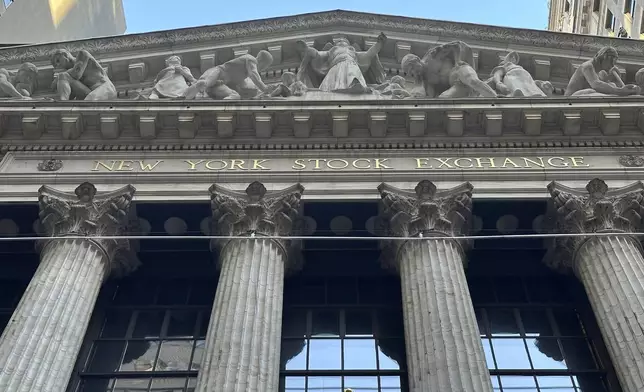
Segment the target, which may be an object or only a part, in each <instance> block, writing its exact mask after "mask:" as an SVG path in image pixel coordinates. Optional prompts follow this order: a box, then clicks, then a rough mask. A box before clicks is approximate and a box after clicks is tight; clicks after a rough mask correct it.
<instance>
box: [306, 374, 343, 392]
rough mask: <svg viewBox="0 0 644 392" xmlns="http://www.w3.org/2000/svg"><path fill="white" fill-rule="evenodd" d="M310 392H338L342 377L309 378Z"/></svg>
mask: <svg viewBox="0 0 644 392" xmlns="http://www.w3.org/2000/svg"><path fill="white" fill-rule="evenodd" d="M308 381H309V388H308V390H309V391H310V392H340V390H341V388H342V377H309V380H308Z"/></svg>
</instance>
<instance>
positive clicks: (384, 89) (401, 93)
mask: <svg viewBox="0 0 644 392" xmlns="http://www.w3.org/2000/svg"><path fill="white" fill-rule="evenodd" d="M405 84H406V83H405V78H403V77H402V76H400V75H396V76H394V77H392V78H391V80H388V81H386V82H385V83H383V84H381V85H378V86H376V87H374V90H375V91H377V92H379V93H380V94H381V95H384V96H391V98H392V99H405V98H410V97H411V96H412V94H411V93H410V92H409V91H407V90H406V89H405Z"/></svg>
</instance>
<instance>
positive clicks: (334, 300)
mask: <svg viewBox="0 0 644 392" xmlns="http://www.w3.org/2000/svg"><path fill="white" fill-rule="evenodd" d="M326 299H327V303H329V304H334V305H337V304H357V303H358V287H357V282H356V279H355V278H340V277H336V278H333V279H331V280H329V281H328V283H327V286H326Z"/></svg>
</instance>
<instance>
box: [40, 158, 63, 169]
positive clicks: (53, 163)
mask: <svg viewBox="0 0 644 392" xmlns="http://www.w3.org/2000/svg"><path fill="white" fill-rule="evenodd" d="M62 167H63V161H61V160H60V159H45V160H44V161H42V162H40V163H39V164H38V171H48V172H51V171H58V170H60V169H61V168H62Z"/></svg>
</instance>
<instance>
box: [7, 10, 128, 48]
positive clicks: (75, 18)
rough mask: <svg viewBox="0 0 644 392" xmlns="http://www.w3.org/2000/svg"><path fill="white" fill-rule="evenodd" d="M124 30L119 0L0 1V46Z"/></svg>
mask: <svg viewBox="0 0 644 392" xmlns="http://www.w3.org/2000/svg"><path fill="white" fill-rule="evenodd" d="M28 26H38V28H29V27H28ZM125 29H126V24H125V12H124V10H123V1H122V0H47V1H41V0H2V1H0V45H3V46H5V45H30V44H39V43H46V42H60V41H72V40H79V39H86V38H94V37H107V36H112V35H120V34H123V33H124V32H125Z"/></svg>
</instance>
